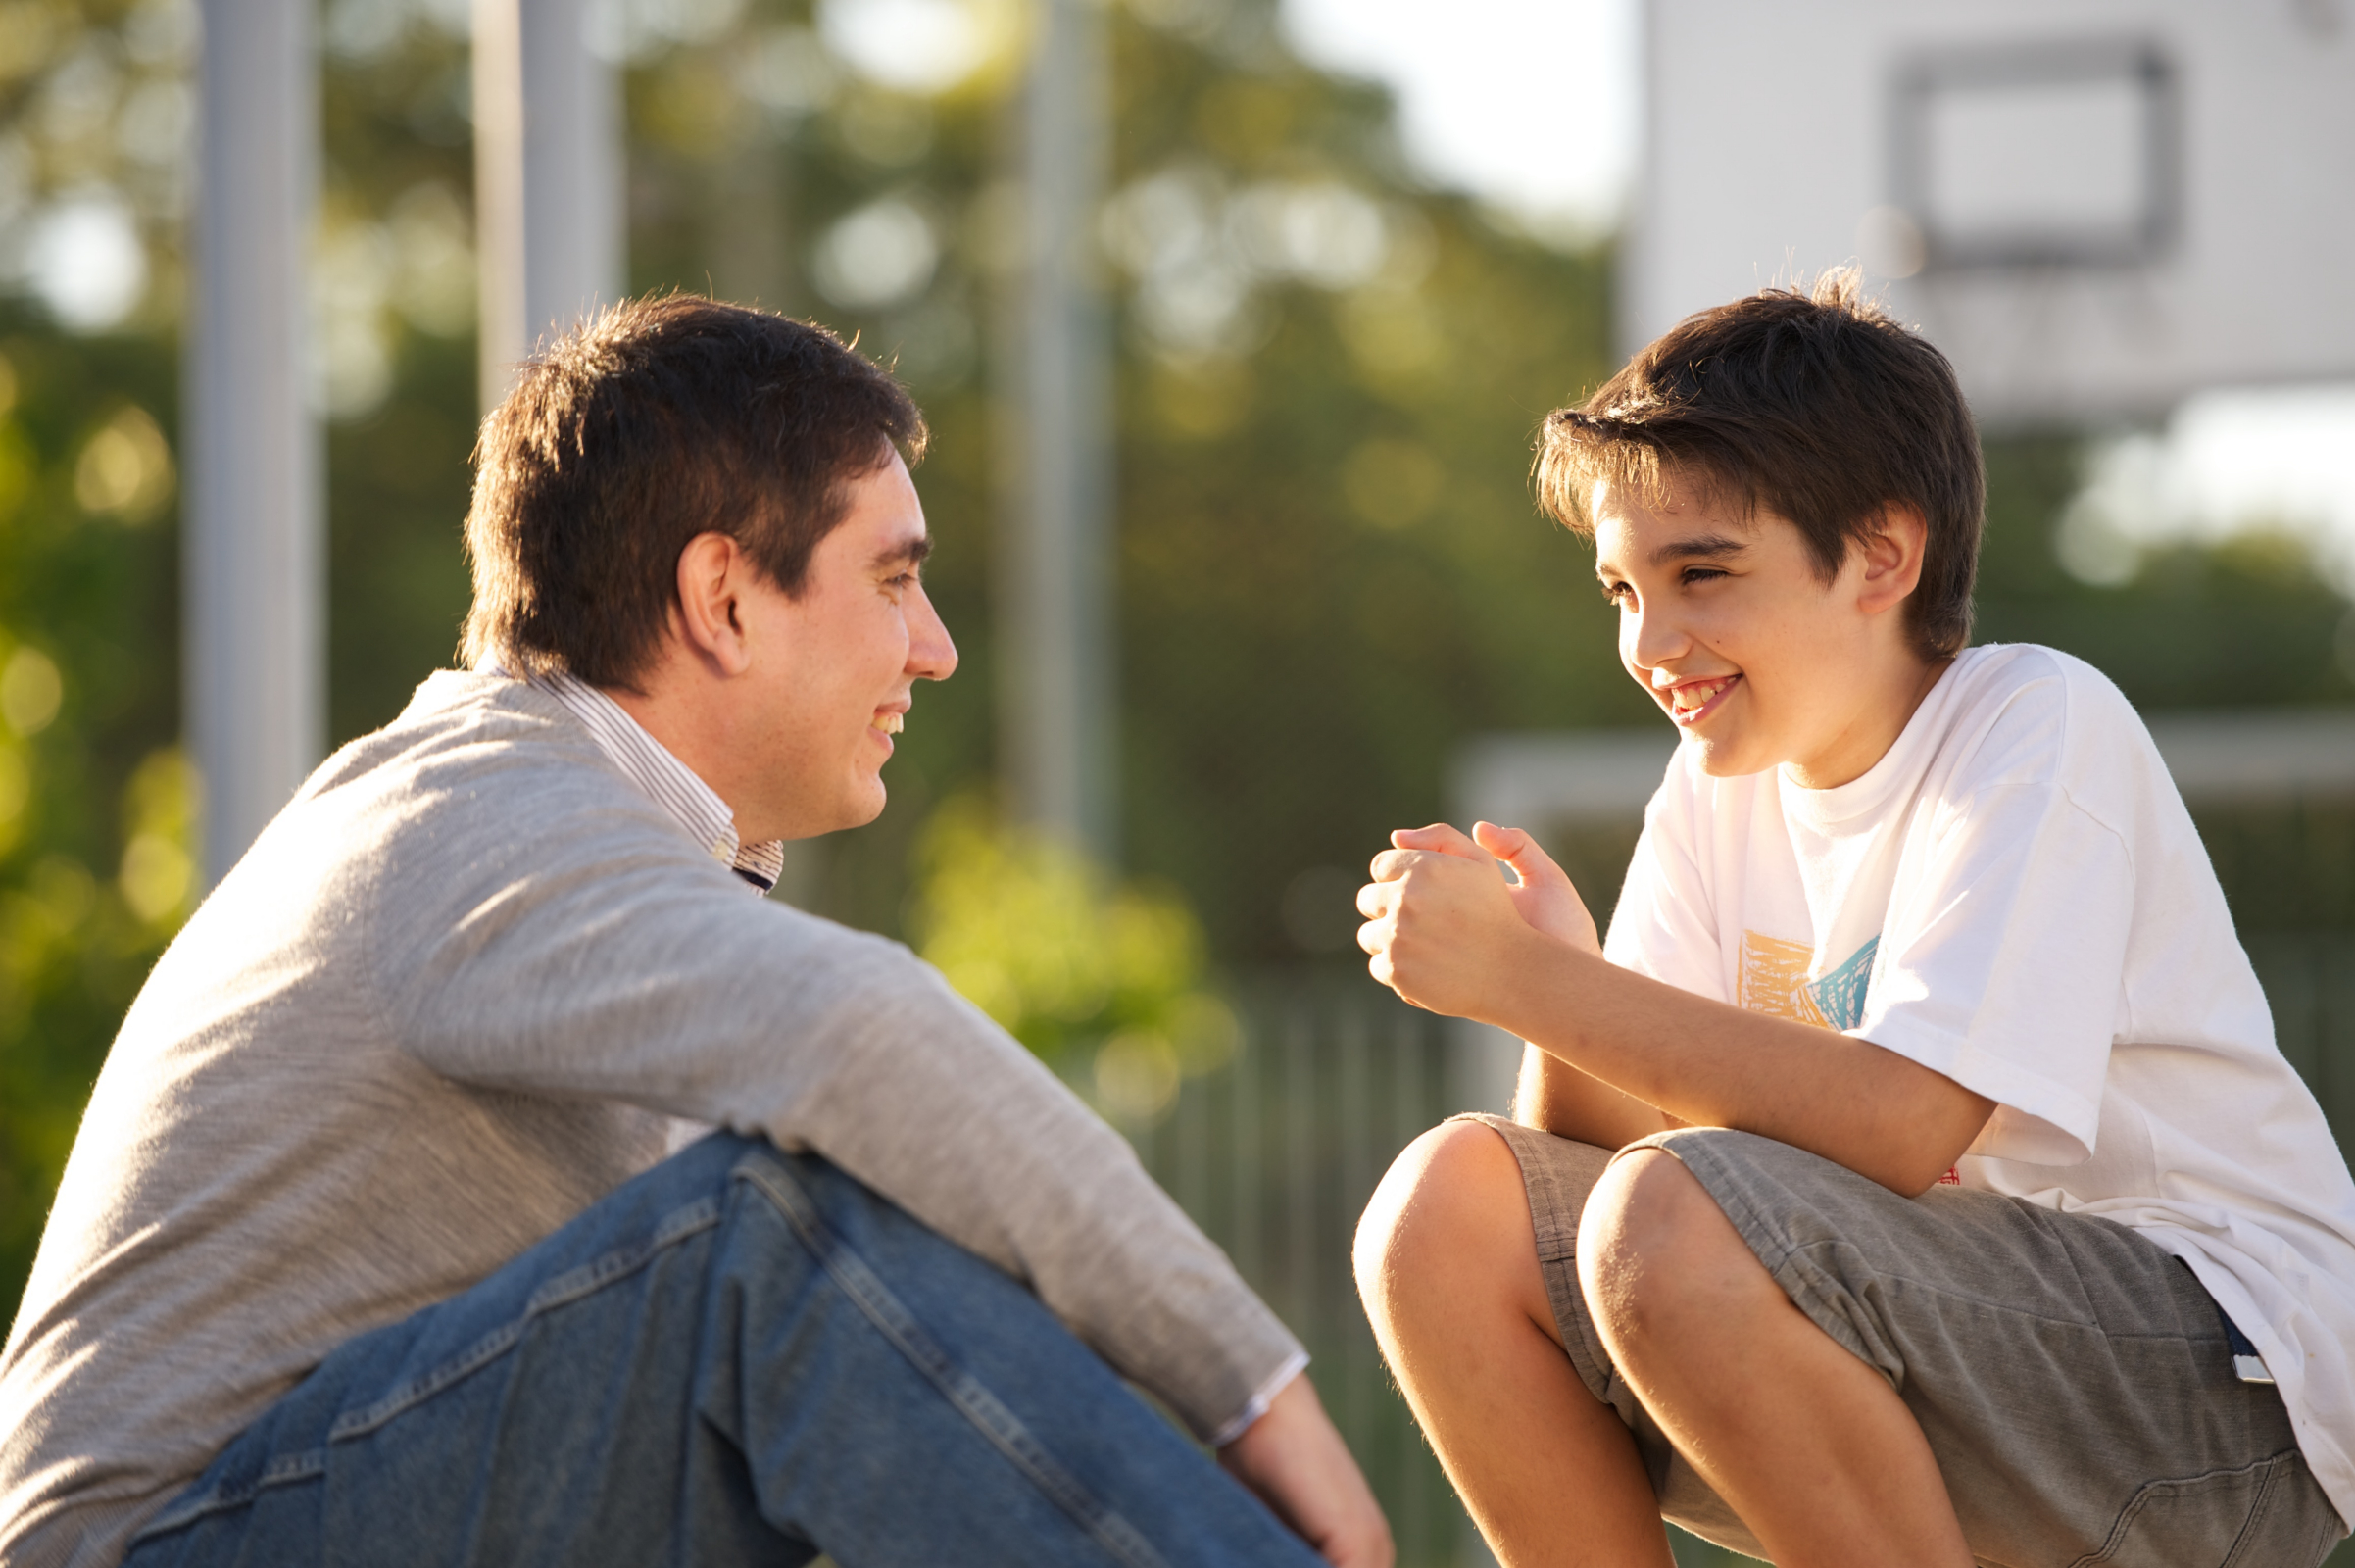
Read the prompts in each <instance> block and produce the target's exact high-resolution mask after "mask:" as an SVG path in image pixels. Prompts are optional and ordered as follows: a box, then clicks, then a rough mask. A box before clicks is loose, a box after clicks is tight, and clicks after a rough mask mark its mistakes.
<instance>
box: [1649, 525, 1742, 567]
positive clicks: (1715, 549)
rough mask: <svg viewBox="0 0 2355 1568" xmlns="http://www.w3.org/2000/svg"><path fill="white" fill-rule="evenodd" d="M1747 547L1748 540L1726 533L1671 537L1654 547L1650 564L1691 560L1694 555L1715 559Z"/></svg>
mask: <svg viewBox="0 0 2355 1568" xmlns="http://www.w3.org/2000/svg"><path fill="white" fill-rule="evenodd" d="M1749 547H1750V545H1749V541H1748V540H1746V539H1737V538H1734V537H1732V536H1731V535H1728V534H1722V533H1702V534H1694V535H1693V537H1691V538H1689V539H1671V540H1669V541H1668V543H1666V544H1664V545H1660V546H1658V547H1656V548H1654V549H1653V551H1652V553H1651V564H1653V565H1655V566H1665V565H1666V564H1668V563H1670V562H1672V561H1692V560H1693V559H1695V558H1696V557H1697V558H1699V559H1702V560H1717V559H1721V558H1723V557H1726V556H1738V555H1740V554H1742V552H1743V551H1744V550H1747V549H1748V548H1749Z"/></svg>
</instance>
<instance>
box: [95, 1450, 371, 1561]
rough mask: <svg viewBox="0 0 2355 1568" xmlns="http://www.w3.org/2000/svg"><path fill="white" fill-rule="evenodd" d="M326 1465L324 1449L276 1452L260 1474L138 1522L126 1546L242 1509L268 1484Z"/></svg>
mask: <svg viewBox="0 0 2355 1568" xmlns="http://www.w3.org/2000/svg"><path fill="white" fill-rule="evenodd" d="M326 1468H327V1454H326V1450H325V1449H324V1448H306V1449H304V1450H303V1451H302V1452H300V1453H282V1454H279V1455H278V1456H277V1457H276V1458H274V1459H272V1460H270V1463H268V1464H266V1465H264V1466H263V1467H262V1470H261V1473H260V1474H259V1475H257V1476H255V1477H254V1478H253V1480H251V1481H247V1482H242V1483H240V1484H239V1485H237V1486H233V1487H216V1488H214V1489H213V1490H212V1491H211V1492H208V1493H206V1494H205V1495H203V1496H201V1497H190V1498H188V1499H187V1500H185V1501H182V1502H176V1503H174V1504H172V1506H170V1507H168V1508H165V1509H164V1510H162V1511H161V1512H159V1513H158V1514H157V1515H156V1516H155V1517H154V1518H152V1519H150V1520H148V1521H147V1523H145V1524H143V1525H141V1526H140V1527H139V1529H138V1531H137V1533H136V1534H134V1535H133V1536H132V1537H131V1539H130V1543H126V1546H127V1545H128V1544H135V1543H137V1542H139V1541H143V1540H145V1539H146V1538H147V1537H149V1536H156V1535H167V1534H169V1533H171V1532H172V1531H174V1530H178V1529H180V1528H182V1527H184V1526H187V1525H191V1524H194V1523H195V1522H196V1521H197V1520H199V1519H203V1518H205V1517H207V1516H208V1515H211V1514H217V1513H226V1512H228V1511H229V1510H230V1509H232V1508H242V1507H244V1506H245V1505H246V1504H247V1503H249V1502H252V1501H253V1500H254V1499H255V1498H256V1497H258V1496H260V1495H262V1494H263V1493H264V1492H265V1491H267V1490H268V1489H270V1488H271V1487H283V1486H291V1485H292V1484H294V1483H295V1482H298V1481H308V1480H310V1479H311V1478H312V1477H314V1476H317V1475H320V1474H322V1473H324V1472H325V1470H326Z"/></svg>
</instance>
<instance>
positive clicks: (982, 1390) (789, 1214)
mask: <svg viewBox="0 0 2355 1568" xmlns="http://www.w3.org/2000/svg"><path fill="white" fill-rule="evenodd" d="M737 1174H739V1175H741V1176H743V1177H744V1178H745V1179H747V1180H749V1181H750V1182H751V1183H752V1184H753V1185H754V1186H755V1187H757V1188H759V1189H760V1192H761V1193H762V1194H764V1195H765V1196H766V1197H767V1199H768V1201H770V1202H771V1203H772V1204H774V1205H775V1207H776V1208H777V1211H778V1212H779V1213H780V1214H782V1215H783V1216H784V1218H785V1221H786V1223H788V1224H789V1225H791V1226H792V1227H793V1229H794V1231H795V1233H796V1234H797V1235H799V1236H800V1237H801V1240H802V1244H803V1245H804V1246H805V1247H807V1248H808V1249H809V1250H810V1253H811V1255H812V1256H814V1257H815V1258H816V1259H817V1261H818V1263H819V1265H820V1266H821V1267H823V1268H824V1269H825V1271H826V1273H827V1275H828V1276H829V1277H831V1278H832V1279H833V1281H834V1283H835V1285H836V1286H837V1287H838V1288H839V1289H840V1290H841V1291H842V1293H843V1294H844V1295H845V1296H847V1297H849V1298H850V1299H851V1300H852V1302H853V1304H855V1305H856V1306H857V1307H858V1308H859V1311H860V1312H861V1313H862V1314H864V1315H865V1317H866V1318H867V1320H868V1321H869V1322H871V1323H873V1324H874V1325H875V1327H876V1329H877V1330H878V1331H879V1332H880V1333H881V1334H882V1335H883V1337H884V1338H885V1339H886V1340H887V1341H889V1342H890V1343H891V1345H892V1347H893V1348H895V1349H897V1350H898V1351H899V1352H900V1353H901V1354H902V1355H903V1356H905V1357H907V1359H908V1363H909V1364H910V1365H912V1366H913V1367H915V1369H916V1370H917V1371H918V1372H920V1373H921V1374H923V1376H924V1378H925V1379H926V1380H927V1381H928V1382H930V1383H931V1384H932V1385H933V1387H934V1388H936V1389H938V1390H939V1391H940V1392H941V1394H942V1395H943V1397H946V1398H947V1399H948V1400H949V1402H950V1404H951V1405H952V1406H954V1407H955V1408H956V1409H957V1411H958V1413H960V1414H961V1415H963V1416H964V1418H965V1419H966V1420H967V1421H968V1422H970V1423H971V1424H972V1425H973V1427H974V1428H975V1429H976V1430H977V1431H979V1432H980V1433H981V1435H982V1436H983V1437H984V1438H986V1439H988V1440H989V1442H990V1444H991V1446H994V1447H995V1448H997V1449H998V1450H999V1451H1000V1452H1001V1453H1003V1454H1005V1455H1006V1458H1007V1459H1008V1460H1010V1461H1011V1462H1012V1463H1013V1465H1014V1467H1015V1468H1016V1469H1017V1470H1019V1471H1021V1472H1022V1474H1023V1475H1024V1476H1026V1477H1027V1478H1028V1479H1029V1480H1030V1482H1031V1484H1032V1485H1033V1486H1036V1487H1037V1488H1038V1489H1039V1490H1040V1491H1041V1492H1042V1493H1044V1494H1046V1495H1047V1497H1048V1499H1049V1500H1050V1501H1052V1502H1054V1503H1055V1506H1057V1507H1058V1508H1060V1509H1062V1510H1063V1512H1064V1513H1066V1514H1068V1515H1069V1516H1070V1517H1071V1518H1072V1520H1073V1521H1074V1522H1076V1523H1077V1524H1078V1525H1079V1526H1080V1527H1081V1528H1082V1529H1083V1530H1085V1531H1086V1532H1087V1534H1088V1535H1089V1537H1090V1538H1092V1539H1093V1540H1094V1541H1095V1542H1096V1543H1097V1544H1099V1545H1101V1546H1103V1547H1104V1549H1105V1550H1107V1551H1109V1552H1110V1553H1111V1554H1112V1555H1113V1556H1114V1557H1116V1558H1118V1559H1119V1560H1121V1561H1123V1562H1126V1563H1129V1564H1132V1565H1133V1568H1167V1565H1166V1564H1165V1563H1164V1562H1163V1561H1162V1558H1161V1554H1160V1553H1159V1552H1157V1551H1155V1550H1154V1549H1153V1545H1152V1544H1151V1543H1150V1542H1148V1541H1146V1540H1145V1538H1144V1537H1143V1536H1141V1535H1140V1534H1138V1532H1137V1529H1136V1527H1135V1526H1134V1525H1131V1524H1130V1523H1129V1522H1128V1521H1127V1520H1126V1519H1124V1518H1122V1517H1121V1516H1120V1514H1119V1513H1117V1512H1115V1511H1114V1510H1113V1509H1111V1508H1108V1507H1106V1506H1105V1505H1104V1503H1102V1502H1100V1501H1099V1500H1098V1499H1097V1498H1096V1496H1095V1495H1094V1494H1092V1493H1091V1492H1089V1491H1088V1489H1087V1487H1086V1486H1085V1485H1084V1484H1082V1483H1081V1481H1080V1480H1079V1478H1078V1477H1076V1476H1074V1475H1072V1474H1071V1473H1070V1472H1069V1471H1068V1470H1066V1469H1064V1467H1063V1465H1062V1464H1061V1462H1060V1461H1058V1460H1057V1459H1056V1458H1055V1456H1054V1455H1053V1454H1052V1453H1050V1452H1049V1451H1048V1449H1047V1447H1046V1446H1045V1445H1043V1444H1041V1443H1040V1442H1039V1440H1038V1439H1037V1438H1035V1437H1033V1436H1032V1435H1031V1432H1030V1429H1029V1428H1028V1427H1026V1426H1024V1425H1023V1424H1022V1420H1021V1418H1020V1417H1019V1416H1017V1415H1015V1414H1014V1413H1013V1411H1012V1410H1010V1409H1008V1408H1007V1407H1006V1404H1005V1402H1004V1401H1003V1400H1001V1399H1000V1398H999V1397H997V1396H996V1395H995V1394H992V1393H991V1392H990V1391H989V1389H988V1388H987V1387H986V1386H984V1385H983V1384H982V1382H981V1381H980V1379H978V1378H976V1377H974V1376H973V1375H972V1374H971V1373H969V1372H967V1371H965V1370H964V1369H963V1368H962V1367H960V1366H958V1365H957V1362H956V1361H955V1360H954V1359H952V1358H951V1357H950V1355H949V1353H948V1351H947V1350H946V1349H944V1348H942V1347H941V1346H940V1345H939V1344H938V1343H937V1342H936V1341H935V1340H934V1339H933V1338H932V1336H931V1335H930V1334H929V1333H927V1332H926V1331H925V1329H924V1326H923V1325H922V1323H920V1322H919V1321H918V1320H917V1319H916V1317H915V1315H914V1314H913V1313H912V1312H910V1311H909V1310H908V1307H907V1306H906V1305H905V1304H904V1303H903V1302H902V1301H901V1300H900V1299H899V1298H898V1297H897V1296H895V1295H894V1294H893V1293H892V1290H891V1288H890V1287H889V1286H888V1285H885V1284H884V1283H883V1280H882V1278H881V1277H880V1276H879V1275H877V1274H876V1273H875V1272H874V1270H873V1269H872V1268H870V1267H869V1266H868V1265H867V1262H866V1260H865V1259H864V1258H862V1257H860V1256H859V1254H858V1252H857V1251H856V1250H853V1249H852V1248H851V1247H850V1246H849V1245H847V1244H846V1243H844V1242H843V1241H841V1240H840V1239H839V1238H838V1237H836V1236H835V1235H834V1233H833V1232H832V1231H831V1230H830V1229H829V1228H828V1227H827V1225H826V1223H825V1220H824V1218H823V1216H821V1215H820V1214H819V1213H818V1211H817V1207H816V1204H815V1203H814V1202H812V1201H810V1196H809V1194H808V1193H806V1192H804V1191H803V1190H802V1186H801V1184H800V1182H798V1181H797V1180H795V1178H794V1176H793V1174H792V1173H791V1172H790V1171H789V1170H786V1169H784V1168H782V1167H780V1166H777V1165H775V1164H773V1163H770V1162H766V1161H761V1162H758V1163H756V1162H754V1161H751V1160H747V1161H745V1162H744V1163H743V1164H741V1165H739V1166H738V1167H737Z"/></svg>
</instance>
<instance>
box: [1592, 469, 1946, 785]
mask: <svg viewBox="0 0 2355 1568" xmlns="http://www.w3.org/2000/svg"><path fill="white" fill-rule="evenodd" d="M1700 496H1701V492H1700V491H1699V489H1698V487H1693V486H1681V485H1676V484H1674V483H1672V484H1671V486H1670V494H1669V498H1668V500H1667V502H1666V504H1664V505H1662V506H1659V507H1653V506H1651V505H1649V504H1647V503H1646V502H1645V501H1644V499H1643V497H1641V496H1640V495H1637V494H1634V493H1632V492H1629V491H1625V490H1622V489H1620V488H1619V487H1617V486H1613V485H1608V484H1603V485H1597V486H1596V487H1595V495H1594V506H1593V509H1592V513H1591V515H1592V516H1593V517H1594V519H1595V575H1596V576H1597V577H1599V578H1600V579H1601V581H1602V587H1603V592H1604V594H1605V595H1606V596H1608V597H1609V598H1610V599H1611V601H1612V602H1613V603H1615V604H1616V605H1617V606H1618V607H1619V659H1620V662H1621V663H1622V664H1624V665H1625V666H1626V668H1627V672H1628V673H1629V674H1630V675H1632V676H1634V677H1635V679H1636V682H1637V684H1639V685H1641V686H1642V687H1644V690H1645V691H1647V692H1649V693H1651V695H1652V700H1653V701H1655V702H1657V703H1658V704H1659V705H1660V709H1661V711H1663V712H1665V713H1667V715H1668V716H1669V718H1670V719H1671V720H1673V721H1674V722H1675V724H1676V726H1677V728H1678V729H1680V730H1681V731H1683V733H1684V736H1685V739H1686V741H1687V743H1688V744H1690V745H1693V746H1694V747H1696V748H1697V749H1698V760H1699V761H1700V765H1701V769H1702V771H1703V772H1706V773H1708V774H1710V775H1712V776H1714V777H1719V778H1729V777H1734V776H1737V775H1740V774H1744V773H1758V772H1763V771H1764V770H1766V769H1767V768H1770V767H1774V766H1777V765H1781V764H1787V765H1788V770H1789V772H1790V774H1791V781H1792V782H1793V783H1795V784H1798V785H1800V786H1802V787H1804V788H1810V789H1828V788H1831V787H1833V786H1835V785H1839V784H1844V783H1846V782H1848V781H1849V780H1850V779H1853V778H1855V777H1857V776H1858V775H1860V774H1862V773H1863V772H1864V771H1865V770H1866V769H1868V768H1870V767H1871V766H1872V765H1873V764H1874V763H1875V762H1877V761H1879V760H1881V757H1882V754H1883V753H1885V752H1887V751H1888V750H1889V746H1890V744H1891V743H1892V742H1894V741H1895V739H1896V737H1897V735H1898V733H1899V732H1900V731H1902V730H1903V728H1904V725H1905V720H1906V719H1907V718H1908V717H1910V716H1911V714H1912V712H1913V709H1914V707H1915V706H1916V704H1918V703H1919V702H1920V700H1921V697H1922V696H1923V694H1924V693H1926V692H1927V691H1928V690H1929V687H1930V685H1931V684H1932V683H1933V682H1934V681H1935V679H1936V677H1937V673H1938V669H1934V668H1932V667H1931V666H1930V665H1928V664H1927V663H1926V662H1925V661H1923V659H1922V658H1921V657H1920V656H1919V655H1918V654H1916V653H1915V652H1914V651H1913V650H1912V648H1911V646H1910V644H1909V643H1908V641H1907V639H1906V636H1905V630H1904V627H1903V625H1902V621H1903V615H1902V613H1901V612H1900V611H1899V609H1898V607H1899V606H1900V605H1901V603H1902V601H1903V599H1904V598H1905V596H1906V594H1908V593H1910V592H1911V590H1912V587H1913V584H1914V582H1915V580H1917V579H1918V577H1919V574H1920V554H1919V544H1918V541H1916V543H1915V546H1914V549H1913V551H1912V559H1911V561H1910V563H1908V562H1907V561H1906V560H1905V559H1904V551H1903V549H1902V546H1903V540H1902V539H1899V540H1897V541H1895V542H1894V543H1893V544H1892V543H1890V542H1889V540H1888V539H1887V538H1886V537H1885V538H1884V539H1882V540H1880V541H1876V542H1875V543H1873V544H1871V545H1867V546H1862V547H1859V548H1856V549H1852V550H1851V551H1850V552H1849V553H1848V558H1847V560H1846V561H1844V562H1843V563H1842V564H1841V565H1840V572H1839V574H1838V575H1836V576H1835V577H1834V578H1833V579H1832V581H1831V582H1829V583H1827V582H1825V581H1824V580H1823V579H1822V578H1821V577H1819V576H1818V575H1817V574H1816V568H1815V562H1814V558H1813V557H1811V556H1810V555H1809V554H1808V551H1807V545H1806V541H1805V539H1804V538H1803V537H1802V536H1801V535H1800V533H1799V531H1798V529H1797V528H1796V527H1795V526H1793V525H1792V524H1791V522H1790V520H1789V519H1787V518H1784V517H1781V516H1777V515H1774V514H1773V513H1770V512H1766V511H1764V510H1760V511H1758V512H1757V513H1755V514H1754V515H1746V516H1745V515H1743V513H1742V510H1741V508H1740V507H1739V506H1738V505H1728V504H1725V503H1721V502H1716V501H1710V500H1704V499H1700ZM1689 497H1690V498H1692V499H1688V498H1689ZM1901 521H1902V520H1901V519H1900V526H1899V528H1898V529H1897V530H1896V531H1898V532H1902V526H1901ZM1917 526H1918V524H1917ZM1885 547H1886V548H1885ZM1942 667H1943V666H1942V664H1941V665H1940V666H1938V668H1942Z"/></svg>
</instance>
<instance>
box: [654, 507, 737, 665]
mask: <svg viewBox="0 0 2355 1568" xmlns="http://www.w3.org/2000/svg"><path fill="white" fill-rule="evenodd" d="M752 571H753V563H752V558H751V557H750V556H748V555H746V554H745V552H744V547H743V546H742V545H740V544H738V543H737V542H736V541H735V540H734V539H731V538H729V537H728V536H727V535H726V534H724V533H699V534H697V535H696V536H695V537H694V538H692V539H690V540H688V541H687V548H686V549H684V550H682V551H680V552H679V565H678V602H677V603H676V604H675V605H674V606H673V607H672V610H671V614H672V616H673V617H674V619H673V622H672V623H673V625H674V626H675V628H676V629H677V632H678V635H679V641H680V642H681V643H683V644H685V646H686V651H687V653H688V654H689V655H690V656H691V657H693V658H694V659H696V660H698V661H699V662H703V663H705V664H707V665H710V666H711V668H712V669H713V670H714V671H715V672H717V673H719V674H723V675H741V674H743V673H744V671H745V670H746V668H747V667H749V666H750V664H751V662H752V651H751V648H750V647H749V645H748V644H747V642H746V640H745V634H744V617H743V615H742V614H741V613H740V605H739V600H740V599H741V597H742V594H743V592H744V588H745V585H746V583H747V582H748V581H750V579H751V575H752Z"/></svg>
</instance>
